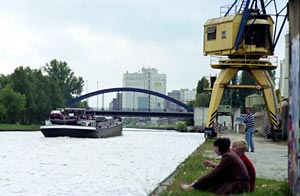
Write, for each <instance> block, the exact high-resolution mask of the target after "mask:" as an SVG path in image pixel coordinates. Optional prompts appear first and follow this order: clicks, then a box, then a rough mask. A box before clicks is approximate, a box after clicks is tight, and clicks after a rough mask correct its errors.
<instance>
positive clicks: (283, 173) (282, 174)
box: [219, 133, 288, 180]
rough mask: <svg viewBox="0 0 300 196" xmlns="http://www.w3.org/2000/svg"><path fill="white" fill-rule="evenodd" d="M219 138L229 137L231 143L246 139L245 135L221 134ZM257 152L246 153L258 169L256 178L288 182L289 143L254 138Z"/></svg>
mask: <svg viewBox="0 0 300 196" xmlns="http://www.w3.org/2000/svg"><path fill="white" fill-rule="evenodd" d="M219 137H229V138H230V140H231V141H233V140H235V139H244V138H245V135H244V134H229V133H223V134H219ZM253 139H254V147H255V152H254V153H253V152H246V155H247V156H248V158H249V159H250V160H251V162H252V163H253V165H254V167H255V169H256V176H257V177H262V178H267V179H275V180H286V179H287V178H288V147H287V142H282V141H273V140H271V139H266V138H260V137H255V136H254V137H253Z"/></svg>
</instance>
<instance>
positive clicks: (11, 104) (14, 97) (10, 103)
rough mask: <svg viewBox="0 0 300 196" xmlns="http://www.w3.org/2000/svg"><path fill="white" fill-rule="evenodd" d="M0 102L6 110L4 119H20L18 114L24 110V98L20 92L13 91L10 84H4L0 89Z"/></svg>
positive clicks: (12, 120)
mask: <svg viewBox="0 0 300 196" xmlns="http://www.w3.org/2000/svg"><path fill="white" fill-rule="evenodd" d="M0 103H1V104H0V105H1V107H2V108H4V111H5V112H6V114H5V118H6V119H5V121H6V122H8V123H16V122H18V120H19V119H20V114H21V113H22V112H23V111H24V110H25V104H26V98H25V96H24V95H22V94H21V93H17V92H15V91H14V90H13V89H12V87H11V86H10V85H6V86H5V87H4V88H3V89H2V90H1V91H0Z"/></svg>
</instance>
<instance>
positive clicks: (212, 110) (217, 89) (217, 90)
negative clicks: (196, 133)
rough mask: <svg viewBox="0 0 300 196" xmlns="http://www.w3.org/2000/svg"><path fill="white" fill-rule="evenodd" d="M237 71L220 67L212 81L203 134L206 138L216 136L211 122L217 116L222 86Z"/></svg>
mask: <svg viewBox="0 0 300 196" xmlns="http://www.w3.org/2000/svg"><path fill="white" fill-rule="evenodd" d="M237 72H238V69H234V68H227V69H222V70H221V72H220V74H219V75H218V77H217V79H216V81H215V83H214V86H213V90H212V95H211V98H210V103H209V109H208V115H207V120H206V124H205V135H206V137H208V138H210V137H214V136H216V133H215V132H214V130H213V123H214V120H215V118H216V116H217V111H218V108H219V105H220V101H221V98H222V95H223V92H224V88H225V86H226V85H227V84H228V83H229V81H230V80H231V79H232V78H233V76H234V75H235V74H236V73H237Z"/></svg>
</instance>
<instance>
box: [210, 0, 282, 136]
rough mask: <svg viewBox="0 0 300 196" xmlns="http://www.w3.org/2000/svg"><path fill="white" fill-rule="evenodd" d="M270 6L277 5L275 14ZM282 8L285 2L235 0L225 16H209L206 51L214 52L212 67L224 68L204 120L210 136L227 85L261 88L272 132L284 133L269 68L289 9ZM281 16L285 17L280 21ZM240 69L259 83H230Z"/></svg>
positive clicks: (212, 133)
mask: <svg viewBox="0 0 300 196" xmlns="http://www.w3.org/2000/svg"><path fill="white" fill-rule="evenodd" d="M271 6H275V7H276V10H275V12H276V13H275V14H274V15H273V14H269V13H267V10H269V9H268V8H269V7H271ZM283 12H286V6H285V7H284V8H283V9H282V10H277V6H276V1H275V0H267V1H266V0H235V2H234V3H233V4H232V5H231V6H229V7H228V10H227V11H226V13H225V15H224V16H223V17H219V18H213V19H209V20H207V21H206V23H205V24H204V55H211V67H212V68H214V69H221V71H220V73H219V75H218V76H217V79H216V81H215V82H214V85H213V89H212V95H211V100H210V105H209V110H208V116H207V120H206V124H205V134H206V136H207V137H208V138H210V137H215V136H216V131H215V130H214V128H213V127H214V126H213V125H214V123H215V119H216V116H217V110H218V107H219V104H220V101H221V98H222V95H223V92H224V89H225V88H231V89H239V88H242V89H259V90H261V91H262V93H263V97H264V101H265V104H266V109H267V113H268V116H269V119H270V123H271V125H272V126H271V130H270V134H271V135H272V137H274V138H275V137H278V136H279V135H281V134H282V133H281V128H280V125H279V114H278V108H277V100H276V94H275V91H274V84H273V81H272V79H271V77H270V75H269V73H268V70H274V69H276V68H277V58H276V57H275V56H273V55H274V49H275V46H276V44H277V41H278V39H279V35H280V33H281V31H282V29H283V26H284V23H285V21H286V19H287V13H284V14H282V13H283ZM272 16H273V17H276V19H275V20H273V18H272ZM278 17H282V18H283V19H282V21H281V22H280V23H281V25H278V24H279V22H278ZM274 21H275V22H274ZM278 28H279V30H278ZM277 31H278V32H277ZM240 70H245V71H248V72H249V73H250V74H251V76H252V77H253V78H254V79H255V80H256V82H257V85H231V84H230V80H231V79H232V78H233V77H234V76H235V75H236V73H237V72H238V71H240Z"/></svg>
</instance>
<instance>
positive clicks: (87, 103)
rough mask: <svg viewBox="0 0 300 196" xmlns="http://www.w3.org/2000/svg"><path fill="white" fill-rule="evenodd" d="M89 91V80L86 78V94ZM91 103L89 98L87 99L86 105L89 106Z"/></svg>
mask: <svg viewBox="0 0 300 196" xmlns="http://www.w3.org/2000/svg"><path fill="white" fill-rule="evenodd" d="M87 92H88V80H86V84H85V94H87ZM88 105H89V98H87V99H86V107H88Z"/></svg>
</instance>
